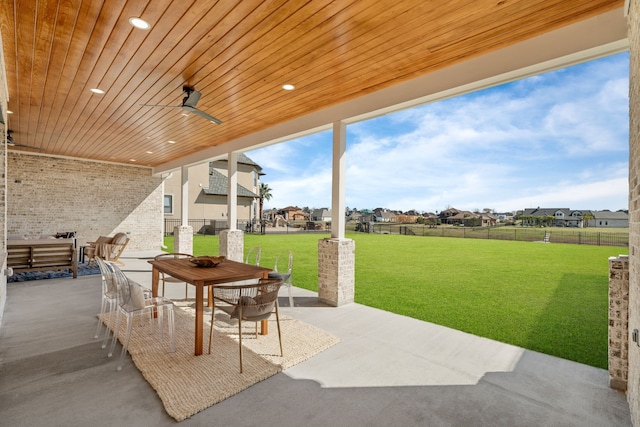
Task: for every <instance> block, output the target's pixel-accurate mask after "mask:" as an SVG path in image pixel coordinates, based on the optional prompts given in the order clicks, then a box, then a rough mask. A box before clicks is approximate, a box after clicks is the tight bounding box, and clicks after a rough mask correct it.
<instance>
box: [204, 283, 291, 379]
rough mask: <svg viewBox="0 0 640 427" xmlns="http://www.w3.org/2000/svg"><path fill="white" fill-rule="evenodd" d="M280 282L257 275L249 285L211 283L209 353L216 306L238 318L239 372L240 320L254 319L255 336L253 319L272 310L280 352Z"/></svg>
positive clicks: (269, 314)
mask: <svg viewBox="0 0 640 427" xmlns="http://www.w3.org/2000/svg"><path fill="white" fill-rule="evenodd" d="M280 286H282V280H280V279H259V281H258V283H252V284H249V285H216V286H212V287H211V288H212V292H213V306H212V307H211V326H210V328H209V354H211V343H212V341H213V323H214V320H215V311H216V308H218V309H220V310H222V311H223V312H225V313H227V314H228V315H229V317H230V318H231V319H238V336H239V341H238V352H239V355H240V373H242V322H256V339H257V338H258V324H257V322H260V321H262V320H266V319H268V318H269V317H271V315H272V314H273V313H275V315H276V323H277V325H278V341H279V343H280V356H283V352H282V335H281V333H280V315H279V314H278V291H279V290H280Z"/></svg>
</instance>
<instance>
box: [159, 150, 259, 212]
mask: <svg viewBox="0 0 640 427" xmlns="http://www.w3.org/2000/svg"><path fill="white" fill-rule="evenodd" d="M227 169H228V161H227V160H226V159H221V160H215V161H211V162H206V163H201V164H198V165H194V166H191V167H189V183H190V185H189V192H188V195H187V197H188V208H189V219H207V220H220V221H226V219H227V217H226V215H227V209H228V208H227V191H228V179H227ZM263 175H264V173H263V172H262V168H261V167H260V166H259V165H258V164H256V163H255V162H254V161H253V160H251V159H250V158H249V157H247V156H246V155H244V154H239V156H238V174H237V179H238V185H237V193H238V198H237V201H238V205H237V214H238V220H240V221H249V220H251V221H255V220H257V217H258V200H259V197H260V196H259V189H260V177H261V176H263ZM163 197H164V216H165V218H175V219H179V218H182V200H181V198H182V172H181V171H179V170H178V171H175V172H173V173H172V174H171V175H170V176H169V177H168V178H167V179H166V180H165V181H164V195H163Z"/></svg>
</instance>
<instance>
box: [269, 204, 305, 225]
mask: <svg viewBox="0 0 640 427" xmlns="http://www.w3.org/2000/svg"><path fill="white" fill-rule="evenodd" d="M277 216H281V217H282V218H283V219H284V220H285V221H306V220H308V219H309V214H306V213H304V212H303V211H302V209H300V208H299V207H297V206H287V207H286V208H282V209H278V212H277Z"/></svg>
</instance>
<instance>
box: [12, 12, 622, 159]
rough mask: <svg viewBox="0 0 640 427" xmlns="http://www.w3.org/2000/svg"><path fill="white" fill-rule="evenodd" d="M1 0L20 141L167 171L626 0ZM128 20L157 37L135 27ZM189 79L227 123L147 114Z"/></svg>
mask: <svg viewBox="0 0 640 427" xmlns="http://www.w3.org/2000/svg"><path fill="white" fill-rule="evenodd" d="M0 2H1V3H0V5H1V6H0V31H1V34H2V42H3V49H4V55H5V65H6V73H7V80H8V86H9V104H8V109H9V110H10V111H12V112H13V113H12V114H10V115H9V117H8V126H9V129H11V130H13V138H14V140H15V142H16V143H17V144H22V145H29V146H34V147H38V148H40V149H41V151H39V152H43V153H47V154H56V155H64V156H71V157H78V158H87V159H96V160H106V161H117V162H125V163H134V164H139V165H149V166H155V165H158V164H162V163H165V162H167V161H171V160H174V159H176V158H179V157H182V156H184V155H187V154H190V153H194V152H197V151H199V150H203V149H205V148H208V147H211V146H214V145H218V144H223V143H224V142H226V141H229V140H232V139H234V138H237V137H240V136H243V135H247V134H250V133H252V132H255V131H259V130H262V129H264V128H267V127H269V126H272V125H275V124H278V123H281V122H283V121H286V120H290V119H294V118H296V117H299V116H301V115H304V114H307V113H310V112H313V111H315V110H318V109H321V108H324V107H328V106H331V105H334V104H337V103H340V102H343V101H347V100H350V99H353V98H355V97H358V96H361V95H364V94H367V93H370V92H372V91H375V90H378V89H381V88H384V87H388V86H390V85H393V84H396V83H399V82H401V81H404V80H407V79H409V78H413V77H417V76H419V75H422V74H425V73H429V72H431V71H433V70H436V69H439V68H442V67H445V66H448V65H451V64H453V63H455V62H457V61H462V60H465V59H468V58H470V57H473V56H476V55H480V54H483V53H486V52H488V51H491V50H495V49H497V48H501V47H504V46H507V45H509V44H512V43H516V42H520V41H522V40H524V39H527V38H530V37H533V36H536V35H539V34H541V33H544V32H547V31H550V30H554V29H557V28H559V27H561V26H564V25H567V24H570V23H574V22H576V21H579V20H582V19H585V18H589V17H592V16H594V15H597V14H600V13H603V12H606V11H609V10H611V9H614V8H617V7H621V6H622V4H623V3H624V0H539V1H531V0H429V1H423V0H410V1H402V0H388V1H387V0H385V1H382V0H377V1H358V0H339V1H329V0H313V1H301V0H293V1H283V0H270V1H264V2H263V1H258V0H242V1H240V0H238V1H231V0H221V1H212V0H211V1H206V0H197V1H196V0H175V1H169V0H149V1H144V0H135V1H126V0H106V1H97V0H93V1H87V0H84V1H83V0H60V1H57V0H0ZM130 17H141V18H143V19H145V20H146V21H148V22H149V23H150V24H151V25H152V27H151V29H150V30H146V31H145V30H139V29H136V28H133V27H132V26H131V25H130V24H129V18H130ZM286 83H288V84H293V85H295V87H296V89H295V90H293V91H286V90H283V89H282V85H283V84H286ZM183 85H188V86H193V87H195V88H196V89H197V90H198V91H200V92H201V93H202V98H201V99H200V102H199V103H198V105H197V107H198V109H200V110H203V111H205V112H207V113H209V114H211V115H212V116H215V117H217V118H218V119H220V120H222V121H223V123H222V124H221V125H216V124H213V123H211V122H209V121H207V120H205V119H204V118H202V117H200V116H197V115H195V114H189V115H186V116H185V115H183V114H182V112H183V110H181V109H172V108H166V109H163V108H153V107H145V106H141V104H161V105H172V106H177V105H180V104H181V102H182V98H183V93H182V87H183ZM92 88H99V89H102V90H104V91H105V93H104V94H102V95H98V94H94V93H92V92H90V89H92ZM168 141H175V143H169V142H168ZM15 149H18V150H27V151H36V150H34V149H30V148H24V147H15Z"/></svg>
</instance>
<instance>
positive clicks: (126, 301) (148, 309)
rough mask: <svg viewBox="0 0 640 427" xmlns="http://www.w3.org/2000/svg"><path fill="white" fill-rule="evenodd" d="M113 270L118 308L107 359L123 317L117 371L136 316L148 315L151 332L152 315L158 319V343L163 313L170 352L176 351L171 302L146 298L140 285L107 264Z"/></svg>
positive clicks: (115, 267) (162, 337)
mask: <svg viewBox="0 0 640 427" xmlns="http://www.w3.org/2000/svg"><path fill="white" fill-rule="evenodd" d="M109 265H111V267H112V268H113V274H114V276H115V278H116V281H117V284H118V295H119V300H118V307H119V309H118V310H117V311H116V313H117V315H116V325H115V329H114V334H113V339H112V340H111V346H110V348H109V357H111V356H112V355H113V351H114V349H115V346H116V341H117V340H118V334H119V331H120V322H121V320H122V318H123V317H126V319H127V327H126V330H125V336H124V340H123V342H122V351H121V352H120V359H119V361H118V367H117V370H118V371H119V370H121V369H122V361H123V359H124V355H125V353H126V352H127V348H128V347H129V341H130V339H131V331H132V329H133V324H134V318H135V316H136V315H143V316H144V315H148V317H149V319H150V320H151V322H150V325H151V331H152V332H153V329H154V328H153V324H154V320H155V319H154V314H157V317H158V326H159V334H160V341H161V342H162V341H163V339H164V315H165V311H166V314H167V317H168V324H169V328H168V330H169V340H170V343H171V351H172V352H175V351H176V343H175V337H174V315H173V302H171V300H169V299H167V298H164V297H152V298H146V295H145V290H144V288H143V287H142V286H140V284H138V283H136V282H133V281H131V280H129V279H128V278H127V276H126V275H125V274H124V273H123V272H122V270H120V269H119V268H118V267H117V266H116V265H114V264H112V263H109Z"/></svg>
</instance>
